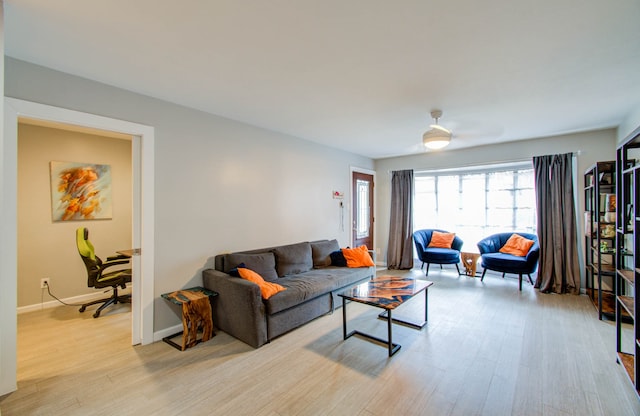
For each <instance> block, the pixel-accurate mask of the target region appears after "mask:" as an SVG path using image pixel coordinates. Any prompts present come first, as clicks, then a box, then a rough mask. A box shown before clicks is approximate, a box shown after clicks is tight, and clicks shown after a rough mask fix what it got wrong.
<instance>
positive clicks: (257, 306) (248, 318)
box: [202, 269, 268, 348]
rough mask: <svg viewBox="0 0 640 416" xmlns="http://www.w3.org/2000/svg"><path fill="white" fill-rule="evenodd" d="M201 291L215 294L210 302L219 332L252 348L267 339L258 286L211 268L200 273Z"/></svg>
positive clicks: (263, 310)
mask: <svg viewBox="0 0 640 416" xmlns="http://www.w3.org/2000/svg"><path fill="white" fill-rule="evenodd" d="M202 281H203V285H204V287H205V288H207V289H209V290H213V291H215V292H218V296H216V297H215V299H214V302H213V322H214V325H216V326H217V327H218V328H219V329H221V330H222V331H224V332H226V333H227V334H229V335H232V336H234V337H236V338H238V339H239V340H241V341H243V342H246V343H247V344H249V345H251V346H252V347H254V348H258V347H260V346H261V345H263V344H265V343H266V342H267V341H268V340H267V319H266V311H265V306H264V302H263V301H262V296H261V294H260V287H259V286H258V285H256V284H255V283H252V282H249V281H248V280H244V279H241V278H239V277H232V276H229V275H228V274H226V273H223V272H220V271H218V270H214V269H206V270H204V271H203V272H202Z"/></svg>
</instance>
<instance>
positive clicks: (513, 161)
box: [387, 150, 586, 174]
mask: <svg viewBox="0 0 640 416" xmlns="http://www.w3.org/2000/svg"><path fill="white" fill-rule="evenodd" d="M565 153H570V154H572V155H573V156H581V155H583V154H585V153H586V152H585V151H584V150H576V151H574V152H565ZM536 156H543V155H534V156H531V157H528V158H521V159H511V160H496V161H493V162H487V163H482V164H474V163H468V164H465V165H458V166H456V167H451V168H435V169H421V170H415V169H414V171H413V173H425V172H434V171H441V172H442V171H454V170H467V169H469V170H470V169H472V168H475V169H483V168H488V167H491V166H493V165H509V164H518V163H524V162H533V158H534V157H536ZM396 170H405V169H390V170H388V171H387V173H389V174H391V173H392V172H393V171H396Z"/></svg>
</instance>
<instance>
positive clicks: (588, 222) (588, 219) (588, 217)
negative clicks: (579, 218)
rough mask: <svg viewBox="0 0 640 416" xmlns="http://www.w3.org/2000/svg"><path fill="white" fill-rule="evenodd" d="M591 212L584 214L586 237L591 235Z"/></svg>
mask: <svg viewBox="0 0 640 416" xmlns="http://www.w3.org/2000/svg"><path fill="white" fill-rule="evenodd" d="M591 233H592V230H591V212H589V211H587V212H585V213H584V235H587V236H589V235H591Z"/></svg>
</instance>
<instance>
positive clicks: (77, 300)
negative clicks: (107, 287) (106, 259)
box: [18, 283, 131, 314]
mask: <svg viewBox="0 0 640 416" xmlns="http://www.w3.org/2000/svg"><path fill="white" fill-rule="evenodd" d="M129 287H131V283H127V288H129ZM42 290H44V289H42ZM110 292H111V291H109V293H105V292H103V291H97V290H96V291H95V292H93V293H87V294H85V295H78V296H72V297H70V298H61V299H60V300H61V301H63V302H64V303H71V304H73V305H69V306H73V307H76V304H82V303H87V302H91V301H92V300H98V299H102V298H106V297H108V296H110V295H111V293H110ZM127 293H128V292H127ZM45 296H46V297H49V294H48V293H45ZM61 305H62V303H60V302H59V301H58V300H56V299H52V300H49V301H46V302H42V303H36V304H34V305H27V306H20V307H18V314H21V313H26V312H32V311H39V310H42V309H50V308H55V307H57V306H61ZM77 307H80V305H77Z"/></svg>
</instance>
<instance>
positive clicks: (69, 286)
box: [18, 123, 132, 307]
mask: <svg viewBox="0 0 640 416" xmlns="http://www.w3.org/2000/svg"><path fill="white" fill-rule="evenodd" d="M51 161H70V162H86V163H98V164H105V165H110V166H111V176H112V186H111V188H112V201H113V204H112V207H113V213H112V214H113V215H112V218H111V219H109V220H85V221H65V222H53V221H52V220H51V188H50V174H49V173H50V172H49V162H51ZM131 175H132V172H131V140H125V139H118V138H113V137H105V136H102V135H95V134H87V133H83V132H77V131H69V130H61V129H58V128H51V127H44V126H36V125H30V124H24V123H20V124H19V126H18V307H21V306H29V305H34V304H39V303H40V302H41V301H42V300H43V299H44V301H50V300H52V299H51V298H49V297H48V296H46V295H45V296H44V298H43V297H42V296H41V295H42V293H41V292H42V290H41V289H40V279H41V278H43V277H49V278H50V279H51V291H52V293H53V294H54V295H55V296H57V297H59V298H69V297H72V296H79V295H83V294H95V293H96V290H95V289H92V288H88V287H87V272H86V269H85V267H84V263H83V262H82V261H81V259H80V256H79V255H78V250H77V249H76V245H75V230H76V228H78V227H87V228H88V229H89V232H90V234H89V239H90V240H91V242H92V243H93V245H94V247H95V248H96V254H97V255H98V256H100V257H101V258H102V259H103V260H104V259H105V258H106V257H107V256H108V255H113V254H115V251H116V250H119V249H126V248H130V247H131V228H132V227H131V216H132V215H131V206H132V179H131V177H132V176H131ZM34 258H37V261H34Z"/></svg>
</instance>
